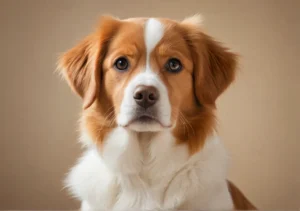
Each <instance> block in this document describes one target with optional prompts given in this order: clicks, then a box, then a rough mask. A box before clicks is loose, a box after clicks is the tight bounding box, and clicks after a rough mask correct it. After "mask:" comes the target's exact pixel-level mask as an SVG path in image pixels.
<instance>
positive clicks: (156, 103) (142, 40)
mask: <svg viewBox="0 0 300 211" xmlns="http://www.w3.org/2000/svg"><path fill="white" fill-rule="evenodd" d="M60 67H61V69H62V72H63V75H64V76H65V78H66V79H67V81H68V83H69V85H70V86H71V87H72V89H73V90H74V91H75V92H76V93H77V94H78V95H80V96H81V97H82V99H83V105H84V113H83V117H84V124H85V127H86V128H87V129H88V131H89V133H90V134H91V136H92V137H94V138H95V139H96V140H98V141H100V142H101V140H102V139H103V137H104V134H105V133H106V132H107V131H109V130H110V129H111V128H114V127H117V126H120V127H126V128H128V129H129V130H133V131H137V132H149V131H151V132H156V131H162V130H170V131H171V132H172V133H173V134H174V136H175V137H176V139H178V141H179V142H183V141H188V142H190V144H189V145H190V147H191V148H197V147H198V146H200V145H201V143H200V142H201V140H200V139H203V138H205V136H206V135H208V134H209V133H210V132H211V131H212V130H213V127H214V116H213V109H214V107H215V102H216V99H217V98H218V96H219V95H220V94H221V93H222V92H223V91H224V90H225V89H226V88H227V87H228V85H229V84H230V83H231V82H232V81H233V79H234V75H235V68H236V55H235V54H233V53H231V52H229V51H228V50H227V49H226V48H224V47H222V45H221V44H220V43H218V42H216V41H214V39H212V38H211V37H210V36H208V35H207V34H205V33H204V32H203V30H202V29H201V21H200V17H199V16H193V17H191V18H187V19H185V20H183V21H182V22H176V21H172V20H169V19H162V18H132V19H126V20H119V19H116V18H113V17H109V16H105V17H102V18H101V20H100V23H99V26H98V29H97V30H96V31H95V32H94V33H92V34H91V35H89V36H88V37H86V39H84V40H83V41H82V42H81V43H80V44H79V45H77V46H75V47H74V48H73V49H71V50H70V51H68V52H67V53H65V54H64V55H63V56H62V58H61V60H60ZM189 131H190V132H189ZM191 136H195V137H197V140H198V139H199V141H191V140H194V139H195V138H192V137H191ZM199 136H200V137H201V138H199ZM194 142H195V143H194ZM198 142H199V143H198Z"/></svg>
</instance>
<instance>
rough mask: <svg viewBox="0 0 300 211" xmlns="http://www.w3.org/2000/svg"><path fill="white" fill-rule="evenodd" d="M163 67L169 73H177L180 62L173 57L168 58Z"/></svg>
mask: <svg viewBox="0 0 300 211" xmlns="http://www.w3.org/2000/svg"><path fill="white" fill-rule="evenodd" d="M165 67H166V69H167V71H169V72H171V73H178V72H180V71H181V69H182V65H181V62H180V61H179V60H178V59H175V58H172V59H169V60H168V62H167V63H166V66H165Z"/></svg>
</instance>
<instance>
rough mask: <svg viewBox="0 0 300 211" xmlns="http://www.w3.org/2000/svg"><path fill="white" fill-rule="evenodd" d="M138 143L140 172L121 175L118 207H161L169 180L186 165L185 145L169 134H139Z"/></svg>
mask: <svg viewBox="0 0 300 211" xmlns="http://www.w3.org/2000/svg"><path fill="white" fill-rule="evenodd" d="M139 143H140V149H141V152H142V162H143V165H142V170H141V172H140V174H139V175H132V176H129V177H123V178H120V180H119V188H120V192H119V196H118V197H119V200H118V201H117V205H116V207H117V208H118V207H136V208H145V209H149V208H151V209H155V208H157V207H161V206H162V203H163V200H164V194H165V192H166V190H167V188H168V186H169V184H170V183H171V181H172V180H173V179H174V178H175V177H176V175H177V173H178V172H180V170H181V169H182V168H185V167H186V165H188V164H187V160H188V151H187V148H186V146H184V145H182V146H178V145H175V142H174V140H173V138H172V137H171V136H169V135H168V134H165V135H161V136H155V137H149V136H144V137H139ZM124 184H125V185H124ZM179 188H180V187H179Z"/></svg>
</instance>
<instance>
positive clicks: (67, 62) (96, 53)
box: [58, 16, 120, 109]
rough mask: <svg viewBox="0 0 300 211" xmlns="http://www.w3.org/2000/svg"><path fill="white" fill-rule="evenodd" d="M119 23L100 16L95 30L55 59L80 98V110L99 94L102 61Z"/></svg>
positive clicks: (113, 19) (110, 18) (88, 105)
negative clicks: (81, 100) (81, 106)
mask: <svg viewBox="0 0 300 211" xmlns="http://www.w3.org/2000/svg"><path fill="white" fill-rule="evenodd" d="M119 23H120V22H119V20H117V19H115V18H113V17H111V16H103V17H101V20H100V24H99V27H98V29H97V30H96V32H94V33H92V34H91V35H89V36H87V37H86V38H85V39H84V40H83V41H81V42H80V43H79V44H78V45H76V46H75V47H73V48H72V49H70V50H69V51H67V52H66V53H64V54H63V55H62V57H61V58H60V60H59V62H58V69H59V70H60V71H61V73H62V75H63V76H64V78H65V79H66V80H67V82H68V84H69V86H70V87H71V88H72V90H73V91H74V92H75V93H77V94H78V95H79V96H80V97H81V98H82V99H83V108H84V109H86V108H88V107H90V106H91V105H92V104H93V102H94V101H95V99H96V97H97V93H99V88H100V81H101V71H102V70H101V69H102V61H103V58H104V56H105V52H106V50H107V46H108V41H109V39H110V38H111V37H112V36H113V33H114V32H115V31H116V28H117V27H118V25H119Z"/></svg>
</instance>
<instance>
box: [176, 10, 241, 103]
mask: <svg viewBox="0 0 300 211" xmlns="http://www.w3.org/2000/svg"><path fill="white" fill-rule="evenodd" d="M201 23H202V19H201V17H200V16H199V15H197V16H192V17H191V18H187V19H185V20H184V21H182V23H181V24H182V25H183V27H184V33H185V39H186V41H187V43H188V44H189V46H190V48H191V50H192V53H193V60H194V88H195V95H196V98H197V100H198V102H199V103H200V104H201V105H208V106H213V107H214V106H215V101H216V99H217V98H218V96H219V95H220V94H221V93H222V92H223V91H224V90H225V89H226V88H227V87H228V86H229V85H230V83H231V82H232V81H233V80H234V77H235V73H236V67H237V55H236V54H234V53H232V52H230V51H229V50H228V49H227V48H225V47H223V45H222V44H221V43H219V42H217V41H215V40H214V39H213V38H212V37H210V36H208V35H207V34H205V33H204V32H203V31H202V30H201Z"/></svg>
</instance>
